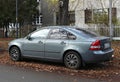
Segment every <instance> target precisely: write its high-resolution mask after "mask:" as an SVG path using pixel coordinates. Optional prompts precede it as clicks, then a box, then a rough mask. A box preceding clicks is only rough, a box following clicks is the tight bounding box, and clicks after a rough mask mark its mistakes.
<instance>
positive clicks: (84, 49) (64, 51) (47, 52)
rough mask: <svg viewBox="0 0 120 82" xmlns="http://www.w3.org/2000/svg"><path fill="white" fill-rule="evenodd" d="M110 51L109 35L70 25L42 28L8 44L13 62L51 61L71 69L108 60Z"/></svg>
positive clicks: (111, 55) (110, 55) (111, 52)
mask: <svg viewBox="0 0 120 82" xmlns="http://www.w3.org/2000/svg"><path fill="white" fill-rule="evenodd" d="M113 51H114V50H113V49H112V48H111V43H110V38H109V37H101V36H98V35H96V34H95V33H92V32H89V31H86V30H83V29H80V28H77V27H73V26H48V27H44V28H41V29H39V30H36V31H35V32H32V33H30V34H29V35H28V36H26V37H25V38H21V39H16V40H13V41H11V42H10V43H9V54H10V57H11V59H12V60H14V61H18V60H21V58H24V57H27V58H37V59H42V60H48V61H49V60H52V61H55V62H57V61H59V62H63V63H64V64H65V66H66V67H68V68H72V69H78V68H79V67H81V66H82V65H85V64H87V63H100V62H105V61H110V60H111V59H112V57H113Z"/></svg>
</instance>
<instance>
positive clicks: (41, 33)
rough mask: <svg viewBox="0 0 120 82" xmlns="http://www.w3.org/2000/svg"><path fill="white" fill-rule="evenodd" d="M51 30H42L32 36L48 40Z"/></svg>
mask: <svg viewBox="0 0 120 82" xmlns="http://www.w3.org/2000/svg"><path fill="white" fill-rule="evenodd" d="M49 31H50V29H41V30H39V31H36V32H34V33H32V34H31V38H46V37H47V35H48V33H49Z"/></svg>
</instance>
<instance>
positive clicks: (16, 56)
mask: <svg viewBox="0 0 120 82" xmlns="http://www.w3.org/2000/svg"><path fill="white" fill-rule="evenodd" d="M9 54H10V57H11V59H12V60H13V61H19V60H20V56H21V53H20V49H19V48H18V47H16V46H14V47H11V48H10V50H9Z"/></svg>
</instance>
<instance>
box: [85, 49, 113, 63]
mask: <svg viewBox="0 0 120 82" xmlns="http://www.w3.org/2000/svg"><path fill="white" fill-rule="evenodd" d="M113 52H114V50H113V49H110V50H107V51H93V52H92V55H91V54H89V58H87V60H85V62H86V63H100V62H106V61H110V60H113V57H114V55H113Z"/></svg>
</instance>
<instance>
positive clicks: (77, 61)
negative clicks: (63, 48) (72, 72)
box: [64, 51, 81, 69]
mask: <svg viewBox="0 0 120 82" xmlns="http://www.w3.org/2000/svg"><path fill="white" fill-rule="evenodd" d="M64 64H65V66H66V67H68V68H71V69H78V68H79V67H80V66H81V58H80V56H79V54H78V53H76V52H74V51H69V52H67V53H66V54H65V56H64Z"/></svg>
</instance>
